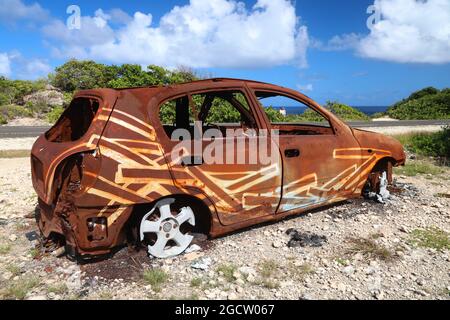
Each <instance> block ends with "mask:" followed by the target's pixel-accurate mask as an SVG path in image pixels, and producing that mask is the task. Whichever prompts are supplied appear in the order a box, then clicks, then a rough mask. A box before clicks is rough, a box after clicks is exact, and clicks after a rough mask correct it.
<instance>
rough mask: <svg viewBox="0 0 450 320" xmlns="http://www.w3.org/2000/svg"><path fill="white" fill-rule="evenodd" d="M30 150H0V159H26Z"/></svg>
mask: <svg viewBox="0 0 450 320" xmlns="http://www.w3.org/2000/svg"><path fill="white" fill-rule="evenodd" d="M30 152H31V151H30V150H0V158H8V159H10V158H28V157H29V156H30Z"/></svg>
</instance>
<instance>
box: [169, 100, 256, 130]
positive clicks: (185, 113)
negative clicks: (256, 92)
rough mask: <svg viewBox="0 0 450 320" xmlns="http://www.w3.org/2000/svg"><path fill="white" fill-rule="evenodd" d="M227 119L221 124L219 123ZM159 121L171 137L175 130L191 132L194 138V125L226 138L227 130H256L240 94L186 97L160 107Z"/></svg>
mask: <svg viewBox="0 0 450 320" xmlns="http://www.w3.org/2000/svg"><path fill="white" fill-rule="evenodd" d="M219 118H221V119H224V118H225V121H223V120H222V122H221V123H218V122H217V119H219ZM160 121H161V123H162V124H163V127H164V130H165V132H166V134H167V135H168V136H169V137H170V136H171V135H172V133H173V131H174V130H176V129H186V130H189V132H190V133H191V135H192V136H193V131H194V121H201V122H202V126H203V127H202V130H203V132H205V131H206V130H208V129H218V130H220V131H221V132H222V135H223V136H224V137H225V136H226V134H227V129H231V128H233V129H236V128H239V127H240V128H242V129H244V130H246V129H257V124H256V120H255V117H254V116H253V114H252V112H251V110H250V108H249V106H248V103H247V100H246V98H245V96H244V95H243V94H242V93H241V92H238V91H212V92H207V93H199V94H194V95H192V96H191V97H188V96H183V97H180V98H177V99H175V100H171V101H168V102H165V103H164V104H163V105H161V107H160Z"/></svg>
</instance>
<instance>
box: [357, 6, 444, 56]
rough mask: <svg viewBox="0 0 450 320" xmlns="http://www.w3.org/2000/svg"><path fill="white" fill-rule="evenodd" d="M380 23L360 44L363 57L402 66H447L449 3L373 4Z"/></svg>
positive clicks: (359, 48) (360, 52) (359, 50)
mask: <svg viewBox="0 0 450 320" xmlns="http://www.w3.org/2000/svg"><path fill="white" fill-rule="evenodd" d="M375 6H376V7H377V8H378V10H379V11H380V13H381V17H382V19H381V21H380V22H378V23H377V24H375V25H374V26H373V28H372V30H371V32H370V34H369V35H368V36H366V37H364V38H363V39H361V41H360V42H359V44H358V46H357V52H358V53H359V54H360V55H361V56H364V57H369V58H374V59H381V60H388V61H394V62H401V63H407V62H411V63H433V64H438V63H448V62H450V1H449V0H376V1H375Z"/></svg>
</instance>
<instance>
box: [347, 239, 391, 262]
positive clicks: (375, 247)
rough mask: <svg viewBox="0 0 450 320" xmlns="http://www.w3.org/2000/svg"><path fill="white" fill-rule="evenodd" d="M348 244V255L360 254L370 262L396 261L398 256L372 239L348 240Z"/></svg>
mask: <svg viewBox="0 0 450 320" xmlns="http://www.w3.org/2000/svg"><path fill="white" fill-rule="evenodd" d="M347 242H348V243H349V247H348V248H347V249H346V254H348V255H355V254H358V253H359V254H362V255H363V257H365V258H366V259H368V260H372V259H378V260H382V261H386V262H389V261H393V260H395V259H396V255H395V253H394V252H393V251H391V250H389V249H388V248H386V247H385V246H383V245H381V244H378V243H376V242H375V241H374V240H372V239H366V238H348V239H347Z"/></svg>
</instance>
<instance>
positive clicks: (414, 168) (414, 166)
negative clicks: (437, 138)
mask: <svg viewBox="0 0 450 320" xmlns="http://www.w3.org/2000/svg"><path fill="white" fill-rule="evenodd" d="M394 170H395V173H396V174H400V175H404V176H408V177H415V176H417V175H419V174H431V175H433V176H435V175H439V174H442V173H444V170H442V168H439V167H438V166H435V165H433V164H431V163H427V162H424V161H409V162H407V163H406V165H405V166H404V167H398V168H394Z"/></svg>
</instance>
